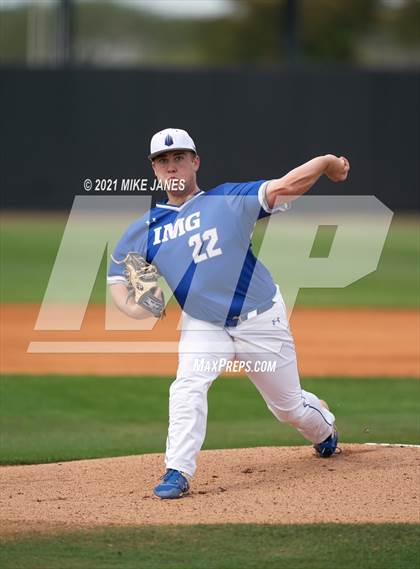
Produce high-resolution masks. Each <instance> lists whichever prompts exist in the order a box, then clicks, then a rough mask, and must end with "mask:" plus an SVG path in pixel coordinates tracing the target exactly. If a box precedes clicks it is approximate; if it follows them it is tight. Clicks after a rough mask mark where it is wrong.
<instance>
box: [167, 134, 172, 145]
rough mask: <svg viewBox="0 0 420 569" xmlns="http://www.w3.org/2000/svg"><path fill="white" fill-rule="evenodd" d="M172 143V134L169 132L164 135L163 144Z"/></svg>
mask: <svg viewBox="0 0 420 569" xmlns="http://www.w3.org/2000/svg"><path fill="white" fill-rule="evenodd" d="M173 143H174V139H173V138H172V136H171V135H170V134H167V135H166V137H165V146H172V144H173Z"/></svg>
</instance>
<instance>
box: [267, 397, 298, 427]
mask: <svg viewBox="0 0 420 569" xmlns="http://www.w3.org/2000/svg"><path fill="white" fill-rule="evenodd" d="M269 408H270V410H271V412H272V413H274V415H275V416H276V417H277V418H278V419H279V420H280V421H283V422H284V423H289V424H290V425H293V426H296V425H297V426H298V425H300V423H301V421H302V419H303V416H304V414H305V407H304V405H303V402H299V403H298V404H297V405H295V406H294V407H288V408H286V409H285V408H284V407H277V406H272V405H270V406H269Z"/></svg>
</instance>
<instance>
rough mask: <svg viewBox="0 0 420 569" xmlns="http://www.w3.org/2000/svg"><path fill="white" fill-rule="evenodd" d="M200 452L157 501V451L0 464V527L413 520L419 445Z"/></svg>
mask: <svg viewBox="0 0 420 569" xmlns="http://www.w3.org/2000/svg"><path fill="white" fill-rule="evenodd" d="M341 448H342V453H341V454H338V455H335V456H333V457H332V458H330V459H321V458H318V457H316V456H315V454H314V451H313V450H312V448H311V447H310V446H304V447H261V448H252V449H233V450H213V451H203V452H202V453H201V455H200V459H199V469H198V473H197V475H196V477H195V478H194V480H193V482H192V487H191V493H190V494H189V495H187V496H186V497H184V498H182V499H180V500H169V501H168V500H159V499H158V498H155V497H153V495H152V489H153V486H154V485H155V484H156V482H157V479H156V478H157V477H156V473H158V472H161V471H162V464H163V457H162V455H160V454H149V455H142V456H131V457H122V458H110V459H99V460H80V461H73V462H62V463H54V464H42V465H31V466H7V467H3V468H2V469H1V470H0V475H1V486H2V489H3V492H2V498H1V503H0V511H1V516H2V524H1V528H2V529H1V533H3V534H8V535H11V534H23V533H25V532H28V531H49V529H60V528H63V529H66V528H67V529H74V528H76V527H95V526H99V525H102V526H103V525H123V526H124V525H161V524H163V525H171V524H200V523H205V524H219V523H268V524H299V523H327V522H337V523H387V522H402V523H418V522H419V505H420V504H419V486H418V479H417V475H416V472H417V470H416V466H418V465H419V462H420V450H419V447H418V446H417V445H395V444H392V445H387V444H385V445H383V444H370V445H366V444H364V445H359V444H344V445H341Z"/></svg>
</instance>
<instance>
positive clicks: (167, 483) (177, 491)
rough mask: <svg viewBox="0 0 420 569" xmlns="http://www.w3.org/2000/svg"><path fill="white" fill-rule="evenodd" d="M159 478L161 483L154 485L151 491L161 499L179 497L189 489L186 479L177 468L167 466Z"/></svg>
mask: <svg viewBox="0 0 420 569" xmlns="http://www.w3.org/2000/svg"><path fill="white" fill-rule="evenodd" d="M161 480H162V481H161V483H160V484H158V485H157V486H156V488H155V489H154V491H153V493H154V495H155V496H157V497H158V498H162V499H163V500H165V499H174V498H181V497H182V496H184V495H185V494H187V492H188V490H189V489H190V487H189V484H188V480H187V479H186V477H185V476H184V475H183V474H182V473H181V472H179V470H173V469H172V468H169V469H168V470H167V471H166V473H165V474H164V476H163V477H162V479H161Z"/></svg>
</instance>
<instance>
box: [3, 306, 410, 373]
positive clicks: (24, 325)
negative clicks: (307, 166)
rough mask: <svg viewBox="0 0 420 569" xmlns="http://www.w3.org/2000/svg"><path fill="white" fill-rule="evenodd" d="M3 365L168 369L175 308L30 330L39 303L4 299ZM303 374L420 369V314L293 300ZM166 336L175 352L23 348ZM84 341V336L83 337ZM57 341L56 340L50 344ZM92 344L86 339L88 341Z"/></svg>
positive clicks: (173, 358) (101, 314)
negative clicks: (138, 318)
mask: <svg viewBox="0 0 420 569" xmlns="http://www.w3.org/2000/svg"><path fill="white" fill-rule="evenodd" d="M1 311H2V323H3V324H2V352H3V353H2V362H1V364H2V366H1V367H2V369H1V371H2V372H3V373H21V374H26V373H29V374H46V373H65V374H92V375H173V374H174V373H175V370H176V367H177V353H176V342H177V341H178V339H179V331H178V330H177V326H178V321H179V318H180V311H179V310H178V309H176V308H174V307H171V308H170V309H169V310H168V315H167V317H166V318H165V320H164V321H161V322H159V323H158V324H157V325H156V326H155V328H154V329H153V330H151V331H107V330H105V326H104V323H105V308H104V306H102V305H91V306H89V308H88V310H87V313H86V316H85V318H84V321H83V325H82V327H81V330H80V331H40V330H34V326H35V323H36V320H37V316H38V312H39V306H38V305H33V304H32V305H31V304H3V305H2V306H1ZM291 326H292V331H293V334H294V336H295V340H296V348H297V354H298V362H299V367H300V372H301V374H302V375H306V376H331V375H336V376H360V377H366V376H395V377H404V376H406V377H419V375H420V363H419V362H420V318H419V312H418V311H416V310H411V309H398V310H397V309H368V308H351V309H345V308H322V309H317V308H297V309H296V310H294V312H293V315H292V318H291ZM158 341H160V342H169V343H171V344H172V350H173V351H172V353H163V352H164V350H163V349H162V350H158V352H157V353H154V354H149V353H124V354H122V353H27V350H28V346H29V345H30V343H31V342H53V343H54V344H52V345H53V346H56V344H55V343H56V342H113V343H114V344H115V343H117V342H118V343H119V342H158ZM86 345H87V344H86ZM52 349H55V348H52ZM86 349H87V350H88V351H89V347H87V348H86Z"/></svg>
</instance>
